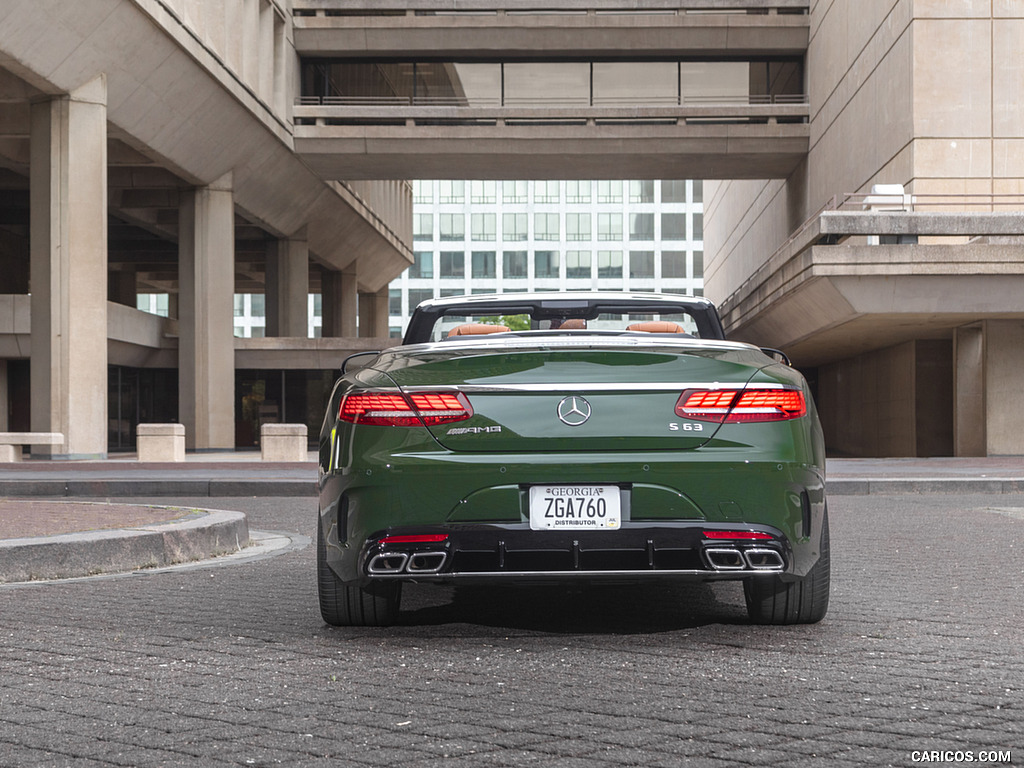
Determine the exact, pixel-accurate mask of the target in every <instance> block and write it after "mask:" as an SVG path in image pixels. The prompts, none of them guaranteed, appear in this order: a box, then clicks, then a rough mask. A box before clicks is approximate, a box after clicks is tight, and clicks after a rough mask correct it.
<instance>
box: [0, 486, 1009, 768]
mask: <svg viewBox="0 0 1024 768" xmlns="http://www.w3.org/2000/svg"><path fill="white" fill-rule="evenodd" d="M140 501H141V500H140ZM156 501H157V502H158V503H167V499H166V498H163V499H159V500H156ZM179 501H180V503H183V504H195V505H196V506H205V507H214V508H219V509H239V510H242V511H244V512H246V513H247V514H248V515H249V522H250V527H251V528H253V529H258V530H279V531H290V532H296V533H301V534H303V535H305V536H311V535H312V534H313V532H314V528H313V524H314V516H315V510H314V509H312V508H311V507H310V504H311V502H310V500H309V499H287V498H286V499H239V498H230V499H210V498H205V499H195V500H188V499H181V500H179ZM830 505H831V509H830V515H831V524H832V542H833V569H834V570H833V592H832V607H831V610H830V612H829V615H828V617H827V618H826V619H825V621H824V622H822V623H821V624H818V625H813V626H802V627H777V628H775V627H754V626H749V625H748V624H747V623H746V619H745V613H744V610H743V605H742V594H741V591H740V589H739V587H738V586H737V585H735V584H732V585H730V584H718V585H715V586H713V587H709V586H685V587H678V588H666V587H661V588H648V589H643V590H641V589H624V588H603V589H594V590H591V591H587V592H564V591H555V590H551V589H539V588H536V589H522V590H517V589H511V588H509V589H503V590H491V591H481V590H471V591H470V590H467V591H458V592H454V591H452V590H450V589H448V588H440V587H429V586H422V587H414V588H412V589H407V591H406V593H405V596H404V600H403V608H404V612H403V616H402V623H401V624H400V625H399V626H397V627H392V628H389V629H334V628H328V627H326V626H325V625H324V624H323V623H322V622H321V620H320V616H319V613H318V610H317V606H316V595H315V574H314V551H313V547H312V546H306V547H305V548H303V549H300V550H292V551H290V552H286V553H285V554H281V555H279V556H276V557H270V558H267V559H263V560H258V561H254V562H247V563H238V564H234V565H225V566H223V567H217V568H199V569H191V570H181V571H174V572H165V573H150V574H142V575H130V576H127V577H114V578H97V579H89V580H83V581H76V582H69V583H54V584H45V585H39V586H29V587H0V766H5V767H6V766H11V767H12V768H13V767H16V768H29V767H30V766H63V765H69V766H76V768H77V767H78V766H133V767H136V766H137V767H142V766H178V765H187V766H191V765H203V766H220V765H233V766H234V765H238V766H252V765H255V766H269V765H278V764H283V765H323V766H328V765H329V766H348V765H351V766H389V767H393V766H402V767H403V768H421V767H426V766H444V768H452V767H453V766H454V767H461V766H466V767H467V768H468V767H475V766H534V765H535V766H544V767H545V768H548V767H549V766H558V767H561V766H573V767H575V766H579V767H580V768H583V767H584V766H585V767H586V768H594V767H595V766H596V767H597V768H600V766H604V765H644V766H678V765H683V764H684V763H685V764H686V765H687V766H721V767H722V768H724V767H725V766H735V765H752V766H753V765H757V766H762V765H786V766H801V765H814V766H817V765H827V766H830V767H831V766H846V765H849V766H854V765H856V766H864V765H870V766H884V765H896V766H907V765H918V764H922V762H923V764H935V763H938V762H940V760H937V759H935V758H943V757H949V758H956V757H962V758H964V760H965V761H966V760H969V759H970V758H971V757H973V758H974V759H975V762H974V763H972V764H975V765H982V764H985V763H983V762H980V761H978V758H979V757H980V756H981V752H982V751H985V752H987V751H990V750H993V751H996V752H997V753H999V752H1002V753H1004V754H1002V755H1000V754H997V755H996V760H995V762H991V761H990V762H989V764H995V765H1004V764H1012V765H1024V693H1022V689H1024V578H1022V576H1024V565H1022V563H1024V496H1021V495H998V496H996V495H993V496H973V497H964V496H946V495H927V496H909V495H908V496H898V497H888V498H887V497H875V496H868V497H858V496H846V497H835V498H833V499H832V501H831V502H830ZM993 508H999V509H1002V510H1007V509H1009V510H1011V511H1009V512H1006V511H1003V512H997V511H991V510H992V509H993ZM1013 510H1016V511H1013ZM922 752H923V753H924V755H923V756H922V755H921V754H920V753H922ZM944 752H948V753H949V754H943V753H944ZM1006 752H1009V753H1010V756H1009V760H1010V762H1009V763H1007V762H1004V761H1003V758H1004V757H1006V755H1005V753H1006ZM922 757H924V758H925V759H924V761H922ZM946 764H949V763H946Z"/></svg>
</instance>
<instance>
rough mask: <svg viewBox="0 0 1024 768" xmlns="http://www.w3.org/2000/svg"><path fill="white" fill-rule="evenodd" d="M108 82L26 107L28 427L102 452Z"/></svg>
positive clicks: (75, 452) (57, 449) (70, 445)
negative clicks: (28, 124)
mask: <svg viewBox="0 0 1024 768" xmlns="http://www.w3.org/2000/svg"><path fill="white" fill-rule="evenodd" d="M106 103H107V84H106V79H105V78H104V77H103V76H100V77H98V78H96V79H95V80H92V81H91V82H89V83H87V84H86V85H84V86H82V87H81V88H79V89H78V90H76V91H75V92H74V93H71V94H70V95H68V96H62V97H59V98H56V99H51V100H49V101H44V102H39V103H36V104H33V105H32V108H31V114H32V117H31V139H30V142H31V154H30V171H29V187H30V233H31V235H30V258H31V266H30V272H31V289H32V303H31V306H32V357H31V386H32V406H31V424H32V431H33V432H60V433H62V434H63V435H64V442H63V443H62V444H60V445H55V446H47V447H46V448H45V449H43V448H42V447H41V446H40V448H39V449H37V450H44V452H45V453H48V454H50V455H54V456H61V457H64V458H90V457H99V458H102V457H105V456H106V454H107V106H106Z"/></svg>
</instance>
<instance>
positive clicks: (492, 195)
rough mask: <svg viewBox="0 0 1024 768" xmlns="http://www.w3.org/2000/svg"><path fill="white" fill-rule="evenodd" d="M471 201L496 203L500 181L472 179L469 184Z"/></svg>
mask: <svg viewBox="0 0 1024 768" xmlns="http://www.w3.org/2000/svg"><path fill="white" fill-rule="evenodd" d="M469 202H471V203H496V202H498V182H496V181H472V182H470V184H469Z"/></svg>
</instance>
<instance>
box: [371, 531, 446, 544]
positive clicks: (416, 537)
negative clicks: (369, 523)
mask: <svg viewBox="0 0 1024 768" xmlns="http://www.w3.org/2000/svg"><path fill="white" fill-rule="evenodd" d="M447 540H448V534H447V533H420V534H410V535H406V536H385V537H384V538H383V539H381V540H380V543H381V544H438V543H440V542H442V541H447Z"/></svg>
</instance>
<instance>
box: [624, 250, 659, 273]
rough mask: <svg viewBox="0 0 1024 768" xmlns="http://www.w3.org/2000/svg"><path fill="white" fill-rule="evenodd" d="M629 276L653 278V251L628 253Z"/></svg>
mask: <svg viewBox="0 0 1024 768" xmlns="http://www.w3.org/2000/svg"><path fill="white" fill-rule="evenodd" d="M629 276H630V277H636V278H645V277H646V278H651V277H654V251H630V252H629Z"/></svg>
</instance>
